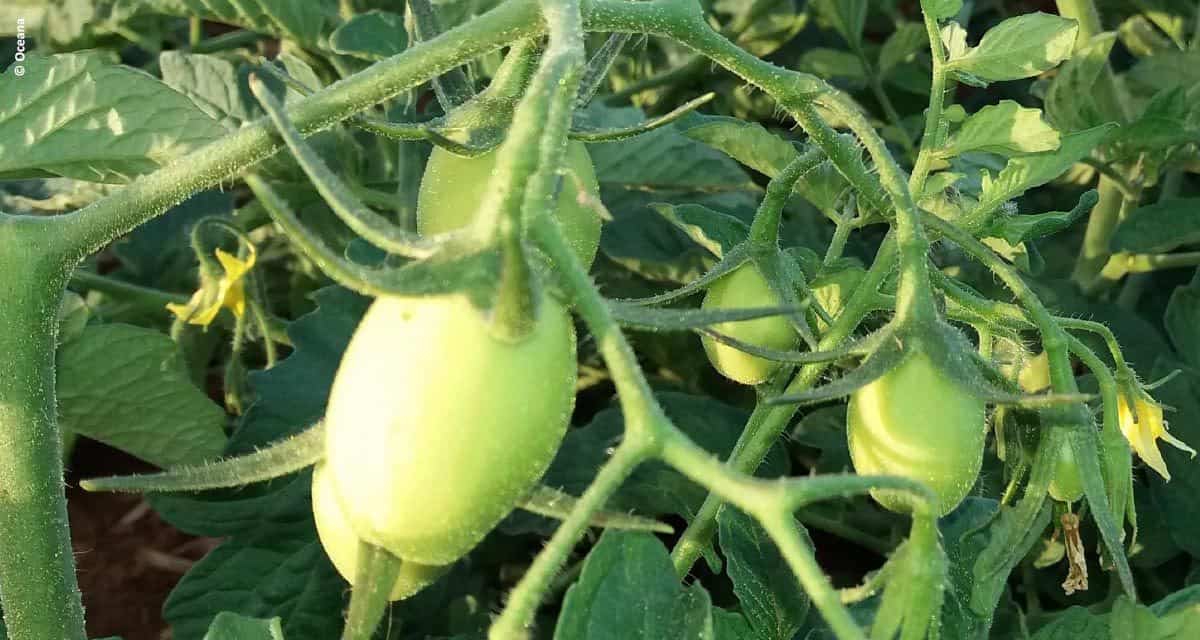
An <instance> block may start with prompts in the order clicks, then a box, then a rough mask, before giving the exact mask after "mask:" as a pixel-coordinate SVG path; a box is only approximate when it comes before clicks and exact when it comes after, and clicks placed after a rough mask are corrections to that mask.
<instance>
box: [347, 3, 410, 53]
mask: <svg viewBox="0 0 1200 640" xmlns="http://www.w3.org/2000/svg"><path fill="white" fill-rule="evenodd" d="M329 46H330V47H332V48H333V50H334V51H336V52H338V53H342V54H345V55H350V56H354V57H356V58H362V59H364V60H383V59H384V58H390V57H392V56H394V55H396V54H397V53H400V52H401V51H404V49H405V48H406V47H407V46H408V31H407V30H405V28H404V16H401V15H396V14H394V13H389V12H387V11H379V10H377V9H376V10H371V11H367V12H366V13H360V14H357V15H355V16H354V17H353V18H350V19H349V20H348V21H346V22H345V23H343V24H342V25H341V26H340V27H338V28H337V29H335V30H334V31H333V33H331V34H330V35H329Z"/></svg>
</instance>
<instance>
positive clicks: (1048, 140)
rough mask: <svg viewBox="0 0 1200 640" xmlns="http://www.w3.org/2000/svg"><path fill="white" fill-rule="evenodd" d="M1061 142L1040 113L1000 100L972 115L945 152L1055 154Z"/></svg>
mask: <svg viewBox="0 0 1200 640" xmlns="http://www.w3.org/2000/svg"><path fill="white" fill-rule="evenodd" d="M1059 142H1060V141H1059V136H1058V131H1056V130H1055V129H1054V128H1053V127H1051V126H1050V125H1048V124H1046V122H1045V121H1044V120H1042V112H1041V110H1039V109H1028V108H1026V107H1022V106H1021V105H1020V104H1019V103H1017V102H1014V101H1012V100H1001V101H1000V103H999V104H994V105H989V106H986V107H984V108H982V109H980V110H979V111H977V112H976V113H973V114H971V116H970V117H968V118H967V119H966V120H965V121H964V122H963V123H962V125H961V126H960V127H959V129H958V132H956V133H955V134H954V135H953V136H951V138H950V140H949V141H948V142H947V143H946V147H945V148H944V149H943V150H942V153H943V154H945V155H947V156H956V155H959V154H962V153H966V152H968V151H986V152H988V153H997V154H1000V155H1004V156H1014V155H1021V154H1026V153H1038V152H1042V151H1054V150H1055V149H1057V148H1058V145H1059Z"/></svg>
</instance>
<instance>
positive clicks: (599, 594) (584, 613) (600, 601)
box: [554, 531, 713, 640]
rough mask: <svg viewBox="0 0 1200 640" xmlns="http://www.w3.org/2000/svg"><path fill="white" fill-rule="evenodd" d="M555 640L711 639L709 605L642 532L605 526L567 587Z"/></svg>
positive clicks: (655, 541)
mask: <svg viewBox="0 0 1200 640" xmlns="http://www.w3.org/2000/svg"><path fill="white" fill-rule="evenodd" d="M554 638H555V640H577V639H579V638H588V640H713V623H712V605H711V602H710V600H709V596H708V592H706V591H705V590H704V588H703V587H701V586H700V585H699V584H695V585H692V586H691V587H690V588H684V587H682V586H680V584H679V580H678V578H676V577H675V571H674V568H673V566H672V565H671V558H670V555H669V554H668V553H667V548H666V547H664V546H663V544H662V542H659V540H658V539H657V538H655V537H654V536H652V535H650V534H645V533H626V532H614V531H609V532H606V533H605V534H604V536H603V537H602V538H601V539H600V543H599V544H597V545H596V546H595V547H594V548H593V549H592V551H591V553H589V554H588V557H587V560H585V561H584V564H583V572H582V573H581V574H580V576H579V580H578V581H577V582H576V583H575V584H573V585H571V588H570V589H568V590H567V595H566V598H565V599H564V600H563V606H562V612H561V613H560V614H559V618H558V626H557V627H556V628H555V631H554Z"/></svg>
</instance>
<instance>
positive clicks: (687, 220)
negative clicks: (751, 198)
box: [650, 202, 750, 259]
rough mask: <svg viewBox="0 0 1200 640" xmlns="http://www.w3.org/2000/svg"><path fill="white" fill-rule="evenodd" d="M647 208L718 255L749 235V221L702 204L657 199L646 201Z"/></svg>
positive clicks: (721, 254) (723, 253) (718, 256)
mask: <svg viewBox="0 0 1200 640" xmlns="http://www.w3.org/2000/svg"><path fill="white" fill-rule="evenodd" d="M650 208H652V209H654V210H655V211H656V212H657V213H658V214H659V215H661V216H662V217H664V218H666V219H667V220H668V221H670V223H671V224H673V225H675V226H676V227H678V228H679V230H680V231H683V232H684V233H686V234H687V236H688V237H689V238H691V239H692V240H695V241H696V244H698V245H700V246H702V247H704V248H705V249H708V250H709V252H711V253H712V254H713V255H714V256H716V257H717V258H718V259H719V258H723V257H724V256H725V253H726V252H727V251H729V250H730V249H732V248H734V247H736V246H737V245H739V244H741V243H742V242H745V240H746V238H747V237H748V236H749V235H750V225H748V224H746V223H745V222H742V220H741V219H740V218H736V217H734V216H731V215H729V214H727V213H721V212H719V211H713V210H712V209H709V208H708V207H705V206H702V205H698V204H681V205H673V204H668V203H665V202H659V203H655V204H652V205H650Z"/></svg>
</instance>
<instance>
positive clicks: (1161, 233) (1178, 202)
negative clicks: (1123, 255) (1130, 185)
mask: <svg viewBox="0 0 1200 640" xmlns="http://www.w3.org/2000/svg"><path fill="white" fill-rule="evenodd" d="M1196 242H1200V198H1172V199H1168V200H1162V201H1160V202H1156V203H1154V204H1149V205H1146V206H1144V207H1139V208H1137V209H1135V210H1134V211H1133V213H1130V214H1129V216H1128V217H1126V218H1125V219H1124V220H1122V221H1121V223H1120V224H1119V225H1118V226H1117V229H1116V231H1114V232H1113V236H1112V243H1111V247H1112V249H1113V251H1127V252H1129V253H1163V252H1166V251H1170V250H1172V249H1175V248H1178V247H1181V246H1184V245H1189V244H1193V243H1196Z"/></svg>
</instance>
